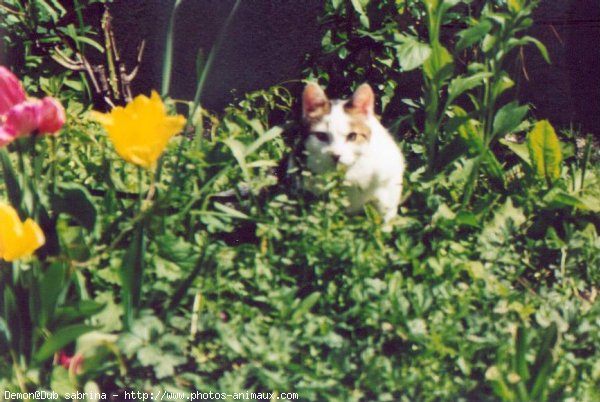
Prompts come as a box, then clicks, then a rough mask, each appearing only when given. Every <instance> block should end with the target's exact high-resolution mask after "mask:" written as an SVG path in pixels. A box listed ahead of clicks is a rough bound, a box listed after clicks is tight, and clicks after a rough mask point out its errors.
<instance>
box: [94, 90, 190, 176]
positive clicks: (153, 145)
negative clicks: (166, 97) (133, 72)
mask: <svg viewBox="0 0 600 402" xmlns="http://www.w3.org/2000/svg"><path fill="white" fill-rule="evenodd" d="M93 117H94V119H95V120H96V121H98V122H99V123H100V124H101V125H102V126H103V127H104V129H105V130H106V131H107V132H108V137H109V138H110V140H111V142H112V143H113V145H114V147H115V149H116V150H117V153H118V154H119V155H120V156H121V157H122V158H123V159H125V160H126V161H128V162H131V163H134V164H136V165H139V166H142V167H145V168H151V167H152V166H154V164H155V163H156V160H157V159H158V158H159V157H160V155H161V154H162V153H163V151H164V149H165V147H166V146H167V143H168V142H169V139H171V137H173V136H174V135H175V134H177V133H178V132H180V131H181V130H182V129H183V126H184V125H185V118H184V117H183V116H181V115H176V116H168V115H167V113H166V111H165V105H164V104H163V103H162V101H161V99H160V96H159V95H158V94H157V93H156V92H155V91H152V95H151V96H150V98H148V97H147V96H144V95H139V96H136V97H135V99H133V100H132V101H131V102H129V103H128V104H127V106H125V107H120V106H117V107H115V108H114V109H113V110H112V111H111V112H110V113H99V112H93Z"/></svg>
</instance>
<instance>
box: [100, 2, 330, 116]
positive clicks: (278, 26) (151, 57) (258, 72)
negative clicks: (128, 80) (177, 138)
mask: <svg viewBox="0 0 600 402" xmlns="http://www.w3.org/2000/svg"><path fill="white" fill-rule="evenodd" d="M234 3H235V2H234V1H233V0H184V1H183V2H182V3H181V6H180V7H179V9H178V12H177V19H176V26H175V27H176V29H175V40H174V66H173V76H172V86H171V88H172V90H171V95H172V96H173V97H176V98H183V99H187V100H190V99H192V98H193V97H194V92H195V88H196V72H195V65H196V57H197V54H198V50H199V49H203V51H204V54H205V56H207V55H208V53H209V52H210V49H211V47H212V46H213V44H214V43H215V41H216V39H217V36H218V32H219V30H220V29H221V27H222V26H223V24H224V22H225V20H226V19H227V16H228V15H229V13H230V11H231V9H232V7H233V5H234ZM172 4H173V2H172V1H165V0H117V1H116V2H115V3H114V4H113V5H112V6H111V11H112V14H113V16H114V18H115V30H116V32H115V33H116V35H117V37H118V40H119V41H120V42H123V46H126V47H127V51H126V53H127V54H129V55H130V56H131V55H133V54H135V46H137V43H136V40H134V38H136V39H137V38H142V37H145V38H146V41H147V49H146V50H147V51H146V55H145V57H144V59H145V62H144V64H143V66H142V70H141V71H140V77H139V79H138V80H136V82H135V85H134V88H135V89H137V90H138V91H139V92H148V91H149V88H156V89H160V86H161V76H162V60H163V53H164V42H165V32H166V29H167V25H168V18H169V13H170V11H171V7H172ZM321 8H322V2H321V1H320V0H304V1H290V0H287V1H286V0H251V1H249V0H244V1H242V2H241V5H240V7H239V8H238V11H237V13H236V14H235V17H234V19H233V21H232V23H231V25H230V28H229V30H228V32H227V35H226V36H225V38H224V41H223V43H222V47H221V49H220V51H219V53H218V57H217V58H216V60H215V63H214V65H213V68H212V69H211V71H210V74H209V76H208V77H207V82H206V86H205V90H204V92H203V96H202V103H203V105H205V106H206V107H208V108H210V109H220V108H222V107H224V106H225V105H226V104H227V103H228V102H230V101H231V100H232V99H233V98H234V96H235V95H236V94H243V93H245V92H248V91H251V90H255V89H259V88H265V87H268V86H270V85H273V84H277V83H281V82H283V81H287V80H292V79H299V78H301V70H300V69H301V64H302V61H303V59H304V55H305V54H306V53H307V52H311V51H316V50H317V49H318V48H319V46H320V40H321V38H320V36H321V35H320V32H319V29H318V24H317V17H318V15H319V13H320V11H321ZM124 37H125V38H127V39H125V40H120V39H119V38H124Z"/></svg>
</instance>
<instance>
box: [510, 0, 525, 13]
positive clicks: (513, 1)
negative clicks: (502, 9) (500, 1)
mask: <svg viewBox="0 0 600 402" xmlns="http://www.w3.org/2000/svg"><path fill="white" fill-rule="evenodd" d="M507 3H508V9H509V10H510V11H511V12H512V13H515V14H516V13H518V12H519V11H521V10H522V9H523V1H522V0H507Z"/></svg>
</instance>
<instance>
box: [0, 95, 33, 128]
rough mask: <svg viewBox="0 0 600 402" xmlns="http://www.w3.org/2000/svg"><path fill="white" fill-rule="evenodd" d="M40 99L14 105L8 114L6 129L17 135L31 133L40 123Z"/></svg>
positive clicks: (5, 122) (5, 123)
mask: <svg viewBox="0 0 600 402" xmlns="http://www.w3.org/2000/svg"><path fill="white" fill-rule="evenodd" d="M40 104H41V103H40V101H38V100H28V101H25V102H23V103H19V104H18V105H16V106H13V107H12V108H11V109H10V110H9V111H8V113H7V114H6V119H5V121H4V129H5V130H6V131H7V132H13V133H14V134H15V135H16V136H19V135H29V134H31V133H32V132H33V131H35V130H37V129H38V127H39V125H40V114H41V113H40Z"/></svg>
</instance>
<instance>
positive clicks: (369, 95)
mask: <svg viewBox="0 0 600 402" xmlns="http://www.w3.org/2000/svg"><path fill="white" fill-rule="evenodd" d="M350 105H351V108H352V109H353V110H354V111H356V112H358V113H362V114H365V115H370V114H373V113H374V110H375V94H374V93H373V90H372V89H371V86H370V85H369V84H366V83H365V84H362V85H361V86H359V87H358V88H356V91H354V95H352V99H351V100H350Z"/></svg>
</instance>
